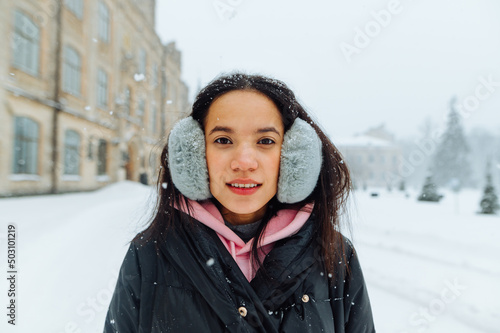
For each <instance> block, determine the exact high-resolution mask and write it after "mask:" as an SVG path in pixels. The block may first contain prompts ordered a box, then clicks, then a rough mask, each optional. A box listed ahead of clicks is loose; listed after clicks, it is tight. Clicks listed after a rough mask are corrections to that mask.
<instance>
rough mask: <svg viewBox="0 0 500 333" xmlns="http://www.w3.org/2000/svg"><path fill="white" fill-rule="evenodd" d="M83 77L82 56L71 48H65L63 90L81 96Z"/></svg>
mask: <svg viewBox="0 0 500 333" xmlns="http://www.w3.org/2000/svg"><path fill="white" fill-rule="evenodd" d="M81 75H82V61H81V59H80V55H79V54H78V52H76V50H75V49H74V48H72V47H71V46H65V47H64V64H63V90H64V91H66V92H68V93H70V94H72V95H75V96H80V88H81V83H80V81H81Z"/></svg>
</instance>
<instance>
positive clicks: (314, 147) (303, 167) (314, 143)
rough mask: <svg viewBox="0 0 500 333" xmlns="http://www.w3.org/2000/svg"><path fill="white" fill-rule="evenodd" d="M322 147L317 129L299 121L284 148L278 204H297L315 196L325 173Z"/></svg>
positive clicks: (287, 138) (287, 132)
mask: <svg viewBox="0 0 500 333" xmlns="http://www.w3.org/2000/svg"><path fill="white" fill-rule="evenodd" d="M321 146H322V145H321V139H320V138H319V136H318V134H317V133H316V131H315V130H314V128H313V127H312V126H311V125H309V124H308V123H307V122H306V121H304V120H302V119H300V118H296V119H295V121H294V122H293V125H292V127H291V128H290V129H289V130H288V131H286V133H285V137H284V138H283V144H282V146H281V160H280V175H279V178H278V193H277V197H278V201H280V202H283V203H296V202H299V201H302V200H304V199H305V198H307V197H308V196H309V195H310V194H311V193H312V191H313V190H314V188H315V187H316V183H317V182H318V177H319V173H320V171H321V163H322V160H323V158H322V153H321V150H322V147H321Z"/></svg>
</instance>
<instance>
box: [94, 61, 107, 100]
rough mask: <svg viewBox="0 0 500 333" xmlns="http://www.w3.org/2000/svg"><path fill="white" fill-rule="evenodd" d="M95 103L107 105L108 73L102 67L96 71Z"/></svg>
mask: <svg viewBox="0 0 500 333" xmlns="http://www.w3.org/2000/svg"><path fill="white" fill-rule="evenodd" d="M97 105H99V106H100V107H101V108H104V109H105V108H107V107H108V74H106V72H105V71H104V70H103V69H102V68H99V70H98V71H97Z"/></svg>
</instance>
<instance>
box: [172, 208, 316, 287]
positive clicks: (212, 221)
mask: <svg viewBox="0 0 500 333" xmlns="http://www.w3.org/2000/svg"><path fill="white" fill-rule="evenodd" d="M189 203H190V205H191V207H192V208H193V211H192V214H190V215H191V216H192V217H193V218H194V219H196V220H198V221H200V222H201V223H203V224H204V225H206V226H207V227H209V228H211V229H213V230H214V231H215V232H216V233H217V235H219V238H220V240H221V241H222V244H224V246H225V247H226V249H227V250H228V251H229V253H230V254H231V256H232V257H233V258H234V260H235V261H236V263H237V264H238V266H239V267H240V269H241V271H242V272H243V274H244V275H245V277H246V278H247V280H248V281H251V280H252V279H253V278H254V276H255V273H256V269H255V267H253V265H252V260H251V255H250V254H251V251H252V244H253V241H254V238H252V239H251V240H250V241H249V242H248V243H246V244H245V242H244V241H243V240H241V238H240V237H238V236H237V235H236V234H235V233H234V232H233V231H232V230H231V229H229V228H228V227H227V226H226V225H225V224H224V219H223V218H222V215H221V214H220V212H219V210H218V209H217V207H216V206H215V205H214V204H213V203H212V202H211V201H210V200H207V201H203V202H201V203H200V202H197V201H193V200H189ZM312 208H313V204H307V205H305V206H304V207H302V208H301V209H299V210H294V209H283V210H280V211H279V212H278V214H277V216H275V217H273V218H272V219H271V220H270V221H269V223H268V224H267V227H266V230H265V231H264V235H263V237H262V242H261V244H260V249H261V250H262V252H263V253H261V251H259V259H260V260H263V259H264V257H265V255H266V254H267V253H269V251H271V249H272V247H273V244H274V242H276V241H278V240H280V239H283V238H286V237H289V236H291V235H293V234H295V233H296V232H297V231H299V230H300V228H301V227H302V226H303V225H304V223H305V222H306V221H307V219H308V218H309V216H310V215H311V212H312ZM181 210H182V211H183V212H184V213H187V214H189V212H188V211H187V209H186V207H182V208H181Z"/></svg>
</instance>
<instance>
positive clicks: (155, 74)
mask: <svg viewBox="0 0 500 333" xmlns="http://www.w3.org/2000/svg"><path fill="white" fill-rule="evenodd" d="M151 81H152V82H151V84H152V85H153V87H156V86H157V85H158V65H157V64H153V73H152V74H151Z"/></svg>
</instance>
